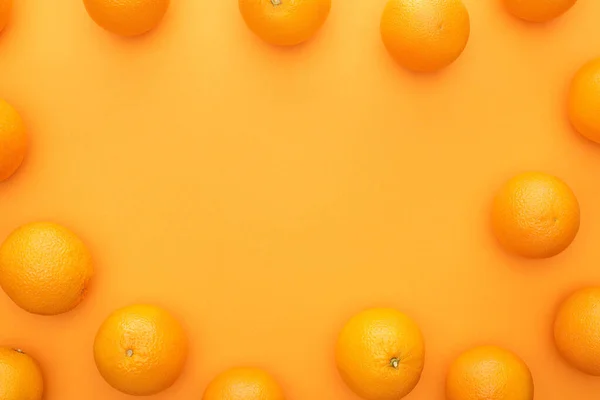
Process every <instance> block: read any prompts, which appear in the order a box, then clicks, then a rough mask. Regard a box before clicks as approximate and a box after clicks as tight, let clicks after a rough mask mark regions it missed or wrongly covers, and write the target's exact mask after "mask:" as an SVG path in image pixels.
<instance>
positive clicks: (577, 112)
mask: <svg viewBox="0 0 600 400" xmlns="http://www.w3.org/2000/svg"><path fill="white" fill-rule="evenodd" d="M598 110H600V58H597V59H595V60H591V61H589V62H587V63H586V64H585V65H584V66H583V67H581V68H580V69H579V70H578V71H577V73H576V74H575V76H573V79H572V80H571V85H570V88H569V93H568V95H567V113H568V116H569V120H570V121H571V125H573V127H574V128H575V130H576V131H577V132H579V133H580V134H582V135H583V136H585V137H586V138H588V139H589V140H591V141H594V142H596V143H600V112H598Z"/></svg>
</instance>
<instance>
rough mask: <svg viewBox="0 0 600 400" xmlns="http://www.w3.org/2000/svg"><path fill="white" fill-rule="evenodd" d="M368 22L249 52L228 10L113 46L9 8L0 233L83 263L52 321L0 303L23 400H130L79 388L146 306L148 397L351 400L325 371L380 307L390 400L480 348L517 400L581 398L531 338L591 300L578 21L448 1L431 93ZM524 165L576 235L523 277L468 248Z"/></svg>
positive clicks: (189, 0)
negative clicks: (51, 247) (522, 398)
mask: <svg viewBox="0 0 600 400" xmlns="http://www.w3.org/2000/svg"><path fill="white" fill-rule="evenodd" d="M384 2H385V0H376V1H337V0H334V2H333V6H332V10H331V14H330V17H329V19H328V21H327V23H326V25H325V26H324V28H323V29H322V30H321V31H320V32H319V34H318V36H317V37H316V38H315V39H314V40H313V41H311V42H310V43H308V44H307V45H304V46H300V47H298V48H294V49H288V50H285V49H284V50H282V49H276V48H272V47H269V46H267V45H265V44H263V43H262V42H261V41H259V40H258V39H257V38H255V37H254V36H253V35H252V34H251V33H250V32H249V31H248V29H247V28H246V26H245V25H244V23H243V21H242V19H241V17H240V15H239V13H238V10H237V2H236V1H235V0H230V1H208V0H203V1H196V0H173V2H172V5H171V8H170V10H169V12H168V15H167V17H166V18H165V20H164V21H163V24H162V25H161V26H160V27H159V29H157V30H156V31H154V32H152V33H151V34H149V35H147V36H144V37H141V38H138V39H133V40H125V39H120V38H117V37H115V36H112V35H110V34H108V33H106V32H104V31H102V30H101V29H100V28H98V27H97V26H96V25H95V24H94V23H93V22H92V21H91V19H90V18H89V17H88V16H87V14H86V12H85V9H84V7H83V4H82V2H81V1H78V0H72V1H41V0H21V1H16V2H15V3H16V4H15V9H14V12H13V18H12V21H11V24H10V26H9V27H8V28H7V30H6V31H5V32H4V33H3V34H2V35H1V36H0V60H1V62H0V75H1V76H2V79H0V95H1V96H3V97H4V98H6V99H7V100H8V101H9V102H11V103H12V104H13V105H14V106H15V107H16V108H17V109H18V110H19V111H20V112H21V113H22V115H23V117H24V119H25V120H26V123H27V125H28V129H29V132H30V135H31V149H30V153H29V155H28V158H27V160H26V162H25V164H24V165H23V167H22V168H21V170H20V171H19V172H18V173H17V175H15V176H14V177H13V179H11V180H10V181H8V182H7V183H4V184H2V185H0V216H1V217H0V218H1V221H2V222H1V224H0V236H1V237H2V238H4V237H5V236H6V235H7V234H8V233H9V232H10V231H12V230H13V229H14V228H16V227H17V226H19V225H21V224H23V223H26V222H30V221H34V220H52V221H56V222H60V223H62V224H64V225H66V226H68V227H70V228H71V229H73V230H74V231H75V232H76V233H78V234H79V235H80V236H81V237H82V238H83V239H84V240H85V241H86V242H87V243H88V244H89V246H90V248H91V249H92V251H93V254H94V257H95V260H96V268H97V275H96V277H95V280H94V281H93V286H92V288H91V292H90V294H89V297H88V298H87V299H86V301H84V303H82V304H81V306H80V307H78V308H77V309H76V310H75V311H73V312H71V313H68V314H66V315H62V316H58V317H41V316H35V315H30V314H27V313H26V312H24V311H21V310H20V309H18V308H17V307H16V306H15V305H14V304H13V303H12V302H11V301H10V300H9V299H8V298H7V297H6V296H5V295H4V294H3V293H2V294H0V315H1V316H2V328H1V329H0V341H1V342H2V343H4V344H11V345H18V346H20V347H22V348H24V349H25V350H26V351H28V352H30V353H32V354H33V355H34V356H35V357H37V358H38V359H39V360H40V362H41V364H42V366H43V368H44V370H45V375H46V383H47V400H59V399H60V400H76V399H77V400H79V399H92V400H93V399H98V400H99V399H103V400H106V399H111V400H120V399H127V398H130V397H128V396H125V395H122V394H120V393H118V392H116V391H114V390H113V389H111V388H110V387H109V386H108V385H107V384H106V383H105V382H104V381H103V380H102V378H101V377H100V375H99V374H98V373H97V371H96V368H95V365H94V361H93V355H92V343H93V339H94V334H95V332H96V329H97V328H98V326H99V325H100V323H101V322H102V320H103V319H104V318H105V317H106V316H107V315H108V314H109V313H110V312H112V311H113V310H114V309H116V308H118V307H121V306H124V305H127V304H130V303H136V302H151V303H156V304H159V305H162V306H164V307H166V308H168V309H170V310H172V311H173V312H174V313H175V314H176V315H178V316H179V317H180V318H181V320H182V321H183V322H184V324H185V326H186V328H187V330H188V332H189V336H190V340H191V343H192V347H191V354H190V358H189V363H188V365H187V368H186V370H185V372H184V375H183V376H182V378H181V379H180V380H179V381H178V382H177V383H176V384H175V386H173V387H172V388H171V389H170V390H169V391H167V392H164V393H163V394H161V395H158V396H156V397H154V398H153V399H156V400H159V399H163V400H166V399H175V400H179V399H181V400H183V399H200V398H201V396H202V393H203V390H204V388H205V386H206V384H207V383H208V381H209V380H210V379H211V378H213V377H214V375H215V374H216V373H217V372H220V371H221V370H223V369H226V368H228V367H232V366H236V365H248V364H250V365H257V366H261V367H265V368H267V369H268V370H270V371H272V372H273V373H274V374H275V375H276V376H277V378H278V379H279V380H280V381H281V382H282V385H283V386H284V387H285V390H286V392H287V393H288V398H289V399H290V400H301V399H348V400H350V399H355V397H354V396H353V395H352V394H351V393H350V392H349V390H347V389H346V388H345V387H344V385H343V383H342V382H341V380H340V378H339V377H338V375H337V373H336V371H335V367H334V363H333V355H332V349H333V344H334V342H335V339H336V334H337V332H338V330H339V329H340V327H341V325H342V324H343V323H344V322H345V320H346V319H347V318H348V317H349V316H350V315H352V314H354V313H355V312H357V311H359V310H362V309H364V308H365V307H370V306H380V305H384V306H394V307H397V308H399V309H401V310H403V311H405V312H407V313H408V314H410V315H411V316H413V317H414V318H415V319H416V320H417V321H418V323H419V324H420V326H421V327H422V330H423V332H424V335H425V337H426V341H427V342H426V343H427V356H426V362H425V370H424V373H423V377H422V380H421V382H420V384H419V385H418V386H417V388H416V389H415V390H414V391H413V393H412V394H411V395H410V396H409V397H408V398H409V399H411V400H426V399H427V400H428V399H439V398H443V387H444V377H445V372H446V369H447V367H448V365H449V363H450V362H451V360H452V359H453V358H454V357H455V356H457V354H458V353H460V352H461V351H462V350H464V349H466V348H469V347H471V346H474V345H478V344H487V343H490V344H498V345H501V346H505V347H507V348H509V349H512V350H513V351H515V352H517V353H518V354H519V355H521V356H522V357H523V359H524V360H526V362H527V363H528V364H529V366H530V368H531V370H532V373H533V375H534V379H535V385H536V398H539V399H550V400H553V399H557V400H558V399H578V400H586V399H595V398H597V396H598V392H599V390H600V380H598V379H597V378H591V377H587V376H585V375H583V374H581V373H578V372H576V371H575V370H574V369H571V368H570V367H569V366H568V365H566V363H564V362H563V361H562V360H561V359H560V358H559V356H558V355H557V353H556V351H555V349H554V347H553V344H552V339H551V324H552V318H553V313H554V310H555V308H556V305H557V303H558V302H559V301H560V299H562V298H564V296H565V295H567V294H568V293H569V292H571V291H572V290H573V289H575V288H577V287H580V286H582V285H590V284H598V283H599V282H600V268H599V267H598V263H599V261H600V246H598V240H599V238H600V207H598V204H599V203H600V190H599V189H598V176H600V147H599V146H596V145H594V144H592V143H590V142H587V141H585V140H583V139H582V138H580V137H579V136H578V135H577V134H575V133H574V132H573V131H572V129H571V128H570V127H569V125H568V122H567V120H566V118H565V115H564V114H565V112H564V99H565V92H566V88H567V86H568V82H569V79H570V77H571V76H572V74H573V73H574V72H575V71H576V70H577V68H578V67H579V66H580V65H581V64H582V63H584V62H585V61H587V60H589V59H590V58H593V57H595V56H600V25H599V23H598V15H600V2H597V1H594V0H580V1H579V2H578V4H577V5H576V6H575V7H574V8H573V9H572V10H571V11H570V12H569V13H568V14H566V15H565V16H563V17H562V18H560V19H559V20H557V21H556V22H554V23H551V24H549V25H545V26H544V25H528V24H525V23H522V22H520V21H518V20H515V19H513V18H511V17H510V16H509V15H507V14H506V12H504V10H503V9H502V7H501V5H500V4H499V2H498V1H497V0H488V1H481V0H465V3H466V5H467V6H468V8H469V11H470V15H471V27H472V28H471V29H472V31H471V39H470V42H469V44H468V46H467V49H466V51H465V52H464V53H463V55H462V57H461V58H459V60H458V61H457V62H456V63H455V64H453V65H452V66H451V67H449V68H447V69H446V70H444V71H443V72H442V73H439V74H436V75H425V76H423V75H421V76H419V75H414V74H411V73H409V72H406V71H405V70H403V69H401V68H399V67H397V66H396V65H395V64H394V63H393V62H392V61H391V59H390V57H389V56H388V55H387V53H386V52H385V49H384V47H383V45H382V43H381V40H380V38H379V18H380V15H381V11H382V9H383V5H384ZM530 169H536V170H541V171H545V172H549V173H553V174H556V175H558V176H560V177H561V178H563V179H564V180H565V181H566V182H567V183H568V184H569V185H570V186H571V187H572V188H573V190H574V191H575V193H576V194H577V196H578V198H579V200H580V204H581V213H582V221H581V230H580V232H579V235H578V237H577V238H576V239H575V242H574V243H573V244H572V245H571V247H570V248H569V249H568V250H567V251H566V252H564V253H563V254H561V255H559V256H557V257H555V258H553V259H549V260H544V261H526V260H522V259H517V258H512V257H510V256H507V255H505V254H504V253H503V252H502V251H501V249H499V248H498V246H497V245H496V243H495V242H494V240H493V238H492V237H491V235H490V230H489V227H488V220H487V218H488V208H489V204H490V201H491V198H492V196H493V193H494V191H495V190H496V189H497V188H498V187H499V186H500V185H501V184H502V183H503V182H504V181H505V180H506V179H508V178H509V177H510V176H512V175H513V174H515V173H518V172H521V171H525V170H530Z"/></svg>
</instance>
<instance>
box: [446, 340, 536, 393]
mask: <svg viewBox="0 0 600 400" xmlns="http://www.w3.org/2000/svg"><path fill="white" fill-rule="evenodd" d="M532 399H533V378H532V377H531V372H529V368H527V365H525V363H524V362H523V360H521V359H520V358H519V357H518V356H517V355H515V354H513V353H512V352H510V351H508V350H504V349H501V348H499V347H495V346H482V347H476V348H474V349H471V350H468V351H466V352H464V353H463V354H461V355H460V356H459V357H458V358H457V359H456V360H455V361H454V362H453V363H452V365H451V366H450V370H449V371H448V375H447V377H446V400H532Z"/></svg>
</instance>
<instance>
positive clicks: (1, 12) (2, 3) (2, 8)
mask: <svg viewBox="0 0 600 400" xmlns="http://www.w3.org/2000/svg"><path fill="white" fill-rule="evenodd" d="M12 3H13V0H0V31H2V30H3V29H4V27H6V24H7V23H8V18H9V17H10V11H11V10H12Z"/></svg>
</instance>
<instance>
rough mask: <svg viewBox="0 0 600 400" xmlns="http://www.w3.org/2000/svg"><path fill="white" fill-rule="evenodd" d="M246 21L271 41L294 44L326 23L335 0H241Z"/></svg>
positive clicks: (302, 40)
mask: <svg viewBox="0 0 600 400" xmlns="http://www.w3.org/2000/svg"><path fill="white" fill-rule="evenodd" d="M238 5H239V8H240V13H241V14H242V17H243V18H244V21H245V22H246V25H248V27H249V28H250V30H252V31H253V32H254V33H255V34H256V35H258V37H260V38H261V39H262V40H264V41H265V42H267V43H270V44H273V45H278V46H294V45H297V44H300V43H302V42H305V41H307V40H308V39H310V38H311V37H312V36H313V35H314V34H315V33H316V32H317V31H318V30H319V28H320V27H321V26H322V25H323V23H324V22H325V20H326V19H327V16H328V15H329V10H330V9H331V0H239V2H238Z"/></svg>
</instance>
